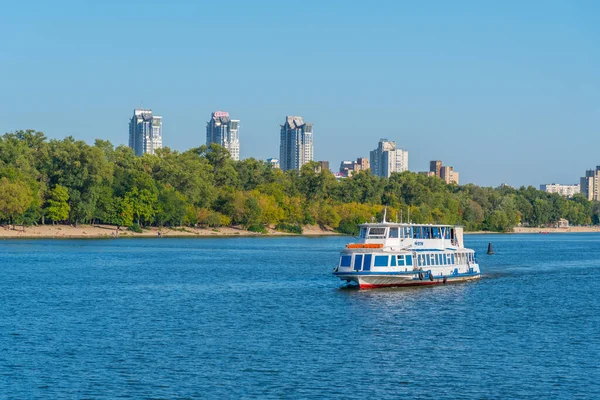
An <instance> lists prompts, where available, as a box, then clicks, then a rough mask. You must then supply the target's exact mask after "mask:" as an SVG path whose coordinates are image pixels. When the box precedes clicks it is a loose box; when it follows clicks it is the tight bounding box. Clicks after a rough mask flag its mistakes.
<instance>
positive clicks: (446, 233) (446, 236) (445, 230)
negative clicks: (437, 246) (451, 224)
mask: <svg viewBox="0 0 600 400" xmlns="http://www.w3.org/2000/svg"><path fill="white" fill-rule="evenodd" d="M444 238H446V239H450V228H444Z"/></svg>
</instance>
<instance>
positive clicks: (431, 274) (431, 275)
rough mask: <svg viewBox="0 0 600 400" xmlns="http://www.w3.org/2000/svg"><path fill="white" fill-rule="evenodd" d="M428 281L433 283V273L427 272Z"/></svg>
mask: <svg viewBox="0 0 600 400" xmlns="http://www.w3.org/2000/svg"><path fill="white" fill-rule="evenodd" d="M429 280H430V281H431V282H433V272H431V271H429Z"/></svg>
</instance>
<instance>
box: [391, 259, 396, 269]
mask: <svg viewBox="0 0 600 400" xmlns="http://www.w3.org/2000/svg"><path fill="white" fill-rule="evenodd" d="M391 261H392V263H391V266H392V267H395V266H396V257H394V256H392V260H391Z"/></svg>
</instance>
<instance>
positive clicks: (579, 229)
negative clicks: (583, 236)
mask: <svg viewBox="0 0 600 400" xmlns="http://www.w3.org/2000/svg"><path fill="white" fill-rule="evenodd" d="M569 232H575V233H576V232H579V233H583V232H600V226H570V227H568V228H524V227H516V228H513V233H569Z"/></svg>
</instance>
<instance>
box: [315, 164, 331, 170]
mask: <svg viewBox="0 0 600 400" xmlns="http://www.w3.org/2000/svg"><path fill="white" fill-rule="evenodd" d="M317 163H318V164H319V167H318V171H317V172H321V171H331V170H330V169H329V161H317Z"/></svg>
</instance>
